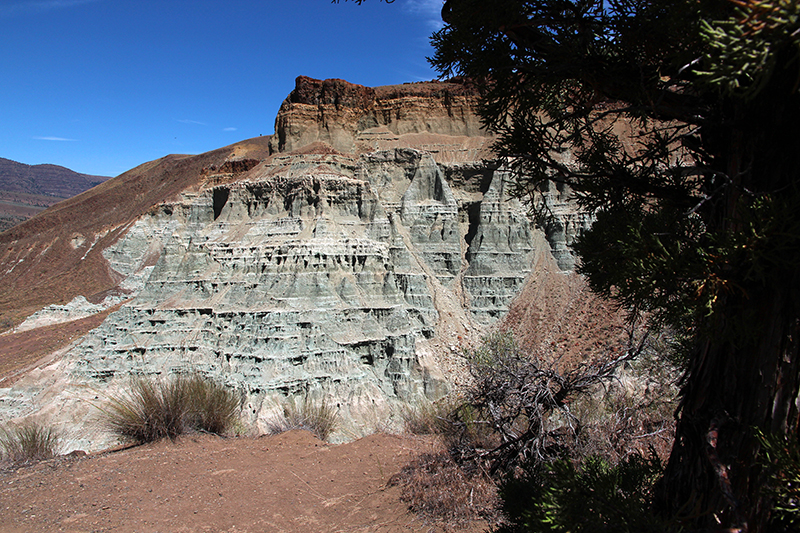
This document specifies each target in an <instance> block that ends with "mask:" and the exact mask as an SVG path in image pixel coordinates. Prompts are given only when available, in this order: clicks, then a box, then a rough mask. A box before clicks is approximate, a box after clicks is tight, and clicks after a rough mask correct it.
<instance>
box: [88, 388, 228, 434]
mask: <svg viewBox="0 0 800 533" xmlns="http://www.w3.org/2000/svg"><path fill="white" fill-rule="evenodd" d="M239 405H240V398H239V397H238V395H236V394H234V393H233V392H232V391H230V390H229V389H227V388H226V387H224V386H222V385H220V384H218V383H216V382H214V381H212V380H210V379H208V378H205V377H203V376H200V375H197V374H195V375H191V376H177V377H174V378H172V379H168V380H164V379H144V378H137V379H133V380H132V381H131V386H130V390H129V391H128V392H127V394H125V395H122V396H119V397H115V398H111V399H110V400H109V402H108V404H107V406H106V407H104V408H103V409H102V412H103V419H104V424H105V425H106V427H107V428H108V429H109V430H111V431H112V432H114V433H116V434H117V435H119V436H120V437H123V438H126V439H131V440H133V441H134V442H137V443H145V442H153V441H156V440H160V439H163V438H169V439H175V438H176V437H178V436H179V435H182V434H183V433H185V432H186V431H190V430H194V431H205V432H208V433H215V434H218V435H222V434H224V433H225V432H226V431H228V430H229V429H231V427H233V425H234V424H235V423H236V422H237V421H238V416H239Z"/></svg>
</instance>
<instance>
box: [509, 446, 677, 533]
mask: <svg viewBox="0 0 800 533" xmlns="http://www.w3.org/2000/svg"><path fill="white" fill-rule="evenodd" d="M661 472H662V467H661V462H660V460H659V459H658V457H657V456H656V455H655V454H651V456H650V457H649V458H645V457H642V456H640V455H637V454H634V455H630V456H628V457H627V458H626V459H624V460H623V461H621V462H620V463H619V464H617V465H615V466H611V465H610V464H609V463H607V462H606V461H605V460H603V459H600V458H599V457H596V456H591V457H587V458H585V459H584V460H583V462H582V463H581V464H580V465H579V466H578V465H576V463H575V462H573V461H571V460H570V459H560V460H557V461H554V462H552V463H541V462H535V463H534V462H529V463H528V464H526V465H525V467H524V473H522V474H519V473H518V475H516V476H509V477H508V478H507V479H506V480H505V482H504V483H503V484H502V486H501V489H500V492H501V498H502V501H503V511H504V513H505V515H506V517H507V519H508V522H507V523H506V524H505V525H504V526H503V527H502V528H500V529H499V530H498V533H545V532H547V533H583V532H585V533H669V532H677V531H679V530H680V528H679V527H677V526H675V525H673V524H669V523H665V522H664V521H663V520H661V519H659V518H658V517H657V516H655V514H653V512H652V511H651V509H650V503H649V502H650V500H651V494H652V489H653V486H654V484H655V482H656V480H657V479H658V477H659V476H660V475H661Z"/></svg>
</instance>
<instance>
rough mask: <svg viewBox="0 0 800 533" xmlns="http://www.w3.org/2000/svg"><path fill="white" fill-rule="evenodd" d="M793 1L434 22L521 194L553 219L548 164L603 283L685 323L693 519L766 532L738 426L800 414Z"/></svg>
mask: <svg viewBox="0 0 800 533" xmlns="http://www.w3.org/2000/svg"><path fill="white" fill-rule="evenodd" d="M799 5H800V4H798V2H796V1H794V0H677V1H673V0H653V1H647V2H642V1H639V0H609V1H605V2H601V1H583V0H537V1H524V0H497V1H493V2H484V1H482V0H447V1H446V2H445V6H444V9H443V18H444V20H445V22H446V23H447V25H446V26H445V27H444V28H443V29H442V30H441V31H439V32H437V33H435V34H434V35H433V37H432V42H433V45H434V47H435V54H434V56H433V58H432V59H431V62H432V64H433V65H434V67H436V68H437V69H438V70H439V71H440V72H441V73H442V74H443V75H445V76H450V75H459V76H465V77H468V78H470V79H471V80H473V83H475V84H477V86H478V87H479V89H480V90H481V106H480V109H479V111H480V114H481V117H482V120H483V122H484V124H485V125H486V126H487V127H488V128H490V129H491V130H493V131H494V132H495V133H496V134H497V135H498V142H497V144H496V147H495V149H496V153H497V154H498V157H499V158H500V159H501V163H502V164H505V165H506V166H507V167H508V168H510V169H511V170H513V171H515V176H516V180H515V182H516V193H517V194H518V195H519V196H520V197H521V198H524V199H526V200H528V201H529V202H530V203H531V205H532V207H534V208H535V209H536V210H537V211H538V212H539V213H540V214H541V215H542V216H544V217H546V216H548V214H549V213H548V210H549V208H550V206H551V205H552V199H551V198H549V196H548V195H549V194H550V193H549V192H548V191H549V190H551V187H550V183H551V182H555V183H556V184H557V185H558V188H559V190H560V191H562V192H563V191H567V192H571V194H572V196H573V197H574V198H575V199H576V200H577V201H578V203H579V204H580V205H581V206H583V207H584V208H585V209H586V210H588V211H589V212H591V213H592V214H594V215H596V222H595V223H594V225H593V226H592V228H591V229H590V230H589V231H587V232H585V233H584V234H583V235H582V236H581V237H580V238H579V241H578V244H577V251H578V252H579V256H580V259H581V266H580V272H581V273H583V274H585V275H586V276H587V277H588V279H589V282H590V285H591V287H592V289H594V290H595V291H597V292H600V293H601V294H604V295H606V296H609V297H613V298H616V299H618V300H619V301H620V302H621V303H623V304H624V305H625V306H628V307H631V308H633V309H635V310H637V311H643V312H645V313H647V314H648V315H649V316H650V317H651V318H652V319H653V322H654V325H656V326H668V327H669V328H671V329H672V330H673V331H674V332H675V334H676V335H677V336H678V338H679V339H681V340H682V346H683V347H684V353H683V357H682V361H683V365H684V369H685V371H686V374H685V376H684V378H683V380H682V391H681V392H682V395H681V403H680V405H679V408H678V413H679V415H680V418H679V420H678V423H677V428H676V433H677V438H676V445H675V446H674V448H673V452H672V454H673V456H672V457H673V459H672V460H671V461H670V462H669V463H668V467H667V475H666V476H665V478H666V481H665V483H663V484H662V485H660V486H661V487H662V492H661V494H660V497H659V498H660V505H662V508H664V509H666V511H665V512H667V513H676V514H677V513H681V512H682V509H685V508H687V507H689V508H692V509H697V510H699V512H698V513H697V514H696V516H697V520H696V523H695V524H693V525H694V526H697V527H698V528H700V527H712V526H714V527H722V526H721V525H720V524H722V525H724V526H725V527H743V526H744V524H747V528H749V530H752V531H761V530H764V527H765V525H764V520H765V516H766V515H765V513H764V509H766V505H763V504H762V502H761V501H760V500H759V498H760V496H759V495H758V494H756V492H757V490H756V488H755V487H757V486H758V483H757V481H756V479H755V477H756V476H757V475H758V472H759V469H758V467H757V466H756V464H755V463H756V457H755V450H757V448H758V447H757V446H756V445H755V443H754V442H753V441H752V439H749V438H746V437H745V438H742V435H743V433H742V432H743V431H746V428H749V427H752V426H755V427H760V428H769V427H785V428H787V429H788V430H790V431H794V430H795V429H796V427H797V423H798V421H797V418H796V416H795V415H793V413H796V406H795V405H794V401H795V398H796V397H797V395H798V392H799V390H800V358H798V357H797V356H796V351H797V349H796V342H797V338H798V336H799V335H800V333H799V332H798V326H797V324H798V323H800V173H799V172H798V168H800V151H799V150H797V139H798V138H800V7H798V6H799ZM778 124H780V125H781V127H777V125H778ZM753 376H759V379H760V381H759V385H758V387H753V386H751V383H752V379H753ZM684 413H689V416H684ZM711 434H713V435H714V436H715V439H714V442H715V443H716V444H715V445H716V446H717V447H718V449H719V450H723V451H724V453H725V454H728V455H729V456H728V457H725V458H724V459H723V462H724V464H726V465H729V470H728V471H725V470H723V469H720V468H718V465H717V464H714V463H715V461H716V459H712V458H711V457H712V455H713V454H712V455H709V454H708V453H707V451H708V446H709V444H708V439H707V436H708V435H711ZM738 502H747V505H746V506H743V505H741V504H740V503H738Z"/></svg>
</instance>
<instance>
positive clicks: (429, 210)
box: [0, 77, 589, 449]
mask: <svg viewBox="0 0 800 533" xmlns="http://www.w3.org/2000/svg"><path fill="white" fill-rule="evenodd" d="M474 104H475V95H474V93H472V92H471V89H470V88H469V87H468V86H466V85H464V84H458V83H450V84H448V83H441V84H440V83H435V82H430V83H427V84H411V85H409V86H405V85H404V86H396V87H390V88H375V89H371V88H366V87H360V86H355V85H352V84H348V83H347V82H343V81H341V80H326V81H319V80H311V79H309V78H303V77H301V78H298V81H297V87H296V89H295V91H293V92H292V94H290V95H289V97H288V98H287V99H286V101H285V102H284V104H283V106H282V107H281V110H280V112H279V115H278V117H277V119H276V134H275V136H274V137H273V138H271V139H269V141H268V142H269V151H270V153H269V155H267V154H265V153H264V152H263V150H262V147H261V146H260V145H259V147H258V149H253V148H252V147H251V146H249V145H247V144H246V143H244V144H242V145H234V147H231V148H230V149H228V150H225V151H224V152H225V156H224V159H222V160H220V159H219V158H216V159H214V158H211V156H209V155H205V154H204V155H203V156H196V157H197V158H205V159H209V160H210V159H213V161H208V164H205V165H203V166H202V168H200V169H199V171H198V168H197V167H198V165H197V164H188V163H187V166H186V170H185V171H184V174H181V179H182V180H184V181H185V182H186V183H187V185H186V186H184V187H183V188H182V189H181V190H180V191H179V192H177V194H176V195H175V196H173V197H170V198H163V199H161V201H159V202H158V203H157V204H156V205H153V206H152V207H151V208H149V209H148V210H147V211H145V212H143V213H141V214H140V215H138V216H131V217H130V218H129V220H127V221H119V222H117V223H116V224H115V225H112V226H111V227H107V228H106V229H105V230H103V231H104V232H103V233H100V232H97V233H94V234H93V235H87V233H90V232H87V231H85V230H84V231H83V232H81V233H80V238H79V239H77V240H75V239H76V237H75V236H73V237H72V239H73V240H72V241H71V246H72V248H74V249H75V250H76V251H80V250H85V251H84V252H83V257H82V258H81V259H80V260H79V261H78V267H75V268H79V267H80V264H81V261H83V260H84V258H90V257H91V258H94V261H95V262H97V263H98V264H103V265H104V267H105V268H106V269H107V272H108V273H109V274H107V275H108V276H109V278H110V279H111V280H113V282H114V285H113V287H111V288H106V289H105V290H104V291H103V292H102V294H103V295H104V298H105V299H104V300H102V301H103V302H106V303H105V304H100V303H97V304H93V305H100V307H102V306H103V305H106V306H107V307H110V306H111V305H117V304H119V302H120V301H121V300H124V301H125V303H124V304H122V306H121V308H120V309H119V310H117V311H115V312H113V313H111V314H110V315H109V316H108V318H107V319H106V320H105V321H104V322H103V323H102V324H101V325H100V326H99V327H98V328H96V329H95V330H93V331H91V332H89V333H88V334H87V335H86V336H85V337H83V338H82V339H80V340H79V341H77V342H75V343H73V345H71V346H70V347H68V349H66V351H65V352H64V354H63V355H61V356H60V357H58V358H56V360H55V361H54V362H53V363H51V364H50V365H49V366H45V367H41V368H38V369H35V370H33V371H31V372H29V373H28V374H27V375H26V376H25V377H24V378H23V379H21V380H19V381H18V382H17V383H16V384H15V385H14V386H13V387H8V388H6V389H0V419H11V418H20V417H25V416H29V415H31V414H34V413H39V414H40V415H41V416H50V417H53V418H54V419H56V420H59V421H62V422H65V423H66V422H69V423H70V424H71V425H72V426H74V427H76V428H80V430H76V432H75V435H74V438H73V439H72V442H71V447H72V448H82V449H97V448H99V447H103V446H106V445H108V444H109V443H110V441H109V438H110V437H109V436H108V435H105V434H103V433H102V430H100V429H98V428H97V426H96V424H93V420H94V419H95V418H96V414H97V409H96V406H97V405H98V403H102V401H103V398H104V397H106V396H108V395H109V394H115V391H119V390H124V388H125V386H126V385H127V383H128V380H129V378H130V376H131V375H163V374H170V373H181V372H189V371H200V372H202V373H204V374H206V375H208V376H211V377H213V378H214V379H217V380H220V381H224V382H225V383H227V384H228V385H230V386H231V387H233V388H235V389H236V390H238V391H240V392H241V393H242V394H243V397H244V404H243V407H244V409H243V413H244V417H245V422H246V424H247V425H248V426H250V427H252V428H254V429H256V430H263V429H264V428H265V427H266V425H267V424H268V422H269V421H270V419H271V417H273V416H274V415H275V414H276V412H278V411H279V410H280V409H281V408H282V405H284V404H285V403H286V402H287V401H292V400H293V399H296V398H307V399H310V400H313V401H323V400H324V401H326V402H329V403H331V404H335V405H336V407H337V408H338V410H339V414H340V416H341V419H342V420H343V421H344V423H343V424H342V426H341V428H340V430H339V432H338V433H337V435H336V436H335V438H336V439H337V440H347V439H350V438H353V437H357V436H361V435H364V434H367V433H370V432H373V431H375V430H376V429H385V428H387V427H391V426H393V425H397V424H399V423H400V418H399V416H398V415H399V413H400V412H401V411H402V407H403V406H404V405H407V404H409V403H412V404H413V403H418V402H420V401H430V400H435V399H438V398H440V397H442V396H443V395H445V394H446V393H447V392H448V390H451V389H452V387H453V385H454V384H457V382H458V379H459V375H460V373H459V370H458V369H459V365H460V360H459V358H458V357H457V354H458V352H459V351H460V349H461V348H462V347H463V346H469V345H470V344H471V343H474V342H476V341H477V340H478V339H479V337H480V335H481V334H482V333H483V332H485V331H487V328H490V327H492V326H493V325H494V324H495V323H496V322H497V320H499V319H501V318H503V317H504V316H505V315H506V314H507V312H508V310H509V308H510V306H511V304H512V302H513V301H514V299H515V297H516V296H517V295H518V294H519V293H520V292H521V291H522V290H523V287H524V286H525V284H526V281H528V280H529V279H530V274H531V272H532V271H533V270H534V268H549V269H551V270H553V271H557V270H558V268H559V267H557V266H556V265H559V266H560V267H561V268H562V269H569V268H571V267H572V265H573V261H574V260H573V259H572V256H571V253H570V252H569V248H568V244H569V242H571V241H570V239H572V238H574V236H575V234H576V233H577V232H578V231H579V230H580V228H581V227H582V226H583V225H585V224H588V222H589V221H588V218H587V217H585V216H582V215H578V214H576V213H575V211H574V209H572V208H571V207H570V205H569V204H568V203H565V202H564V199H563V195H562V197H559V196H558V195H557V194H554V195H553V198H554V200H553V201H554V202H558V206H559V208H560V209H561V210H562V216H561V218H560V219H559V220H560V222H558V223H557V224H556V225H555V226H553V227H552V228H546V230H547V231H543V230H542V229H540V228H537V227H536V224H535V222H534V221H533V220H532V219H531V217H530V215H529V214H528V212H527V210H526V208H525V207H524V206H523V205H521V204H520V203H519V202H518V201H516V200H513V199H511V198H510V197H509V195H508V192H507V190H506V188H507V187H506V184H507V178H508V175H507V173H505V172H504V171H503V170H502V169H499V168H496V165H494V164H492V163H487V162H485V161H484V160H483V159H482V157H483V155H485V154H488V146H489V144H490V142H491V138H490V137H489V136H487V135H486V134H485V132H483V131H481V130H480V128H479V122H478V120H477V117H476V116H475V114H474ZM220 153H222V152H220ZM205 159H204V160H205ZM112 181H113V180H112ZM109 216H111V215H109ZM559 224H560V225H559ZM109 235H113V236H114V238H113V239H112V238H106V237H107V236H109ZM548 237H549V238H550V242H548ZM14 242H20V241H14ZM51 244H52V243H51ZM31 246H32V245H31ZM13 248H14V244H13V243H12V244H11V245H10V246H9V250H11V252H13ZM95 248H97V250H95ZM48 249H49V248H48ZM11 252H9V253H7V254H6V258H9V257H15V256H14V255H13V254H12V253H11ZM41 253H42V254H44V253H46V252H41ZM98 254H100V255H99V256H98ZM17 256H18V255H17ZM4 261H5V262H4V263H0V272H3V274H0V278H2V277H4V276H6V277H7V276H9V275H10V274H11V272H12V271H14V270H16V269H22V270H24V269H25V268H28V269H30V268H34V266H32V265H31V264H29V262H28V263H26V260H24V259H23V260H18V261H16V262H14V263H12V262H9V261H8V260H7V259H6V260H4ZM542 265H545V267H543V266H542ZM15 275H21V274H19V272H17V274H15ZM14 279H16V278H14ZM98 294H100V293H98ZM109 295H110V296H113V298H109ZM81 296H82V295H78V296H75V298H79V297H81ZM85 296H87V297H89V296H90V295H89V294H86V295H85ZM90 299H91V298H90ZM96 299H97V298H96ZM75 302H76V300H73V303H72V304H66V305H65V304H60V307H59V306H50V307H45V309H43V310H41V311H39V313H38V314H37V315H35V316H33V317H31V318H30V319H29V320H28V321H26V322H24V323H23V324H22V325H21V326H19V329H25V328H30V327H36V324H37V323H42V322H43V321H46V320H45V317H47V316H49V315H48V313H50V314H51V315H52V314H53V313H55V314H58V313H62V315H63V313H67V315H66V316H69V313H70V312H75V313H77V315H79V314H80V313H81V311H80V309H77V310H76V308H80V307H81V305H80V301H77V303H75ZM87 305H88V304H87ZM64 309H66V311H64ZM103 309H105V307H103ZM93 311H94V312H96V310H95V309H93ZM77 315H75V316H77ZM60 316H61V315H60ZM37 320H38V322H37ZM26 324H27V325H26Z"/></svg>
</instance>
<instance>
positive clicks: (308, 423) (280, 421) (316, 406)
mask: <svg viewBox="0 0 800 533" xmlns="http://www.w3.org/2000/svg"><path fill="white" fill-rule="evenodd" d="M338 422H339V413H338V411H337V410H336V409H334V408H333V407H331V406H330V405H328V403H327V402H325V401H322V402H312V401H310V400H309V399H308V398H305V399H304V400H303V403H301V404H300V405H297V404H296V403H295V402H289V403H287V404H286V405H285V406H284V407H283V413H282V414H281V415H280V416H278V417H276V418H275V419H273V420H272V421H270V422H269V423H268V424H267V433H269V434H270V435H277V434H278V433H283V432H285V431H289V430H292V429H305V430H307V431H310V432H311V433H313V434H314V435H316V436H317V438H319V439H320V440H323V441H325V440H328V437H330V435H331V433H333V430H334V429H336V426H337V424H338Z"/></svg>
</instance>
